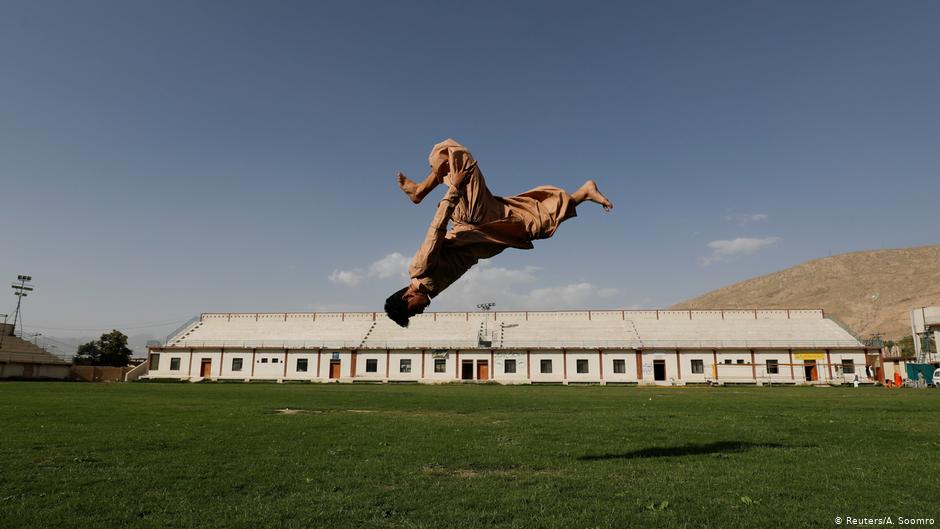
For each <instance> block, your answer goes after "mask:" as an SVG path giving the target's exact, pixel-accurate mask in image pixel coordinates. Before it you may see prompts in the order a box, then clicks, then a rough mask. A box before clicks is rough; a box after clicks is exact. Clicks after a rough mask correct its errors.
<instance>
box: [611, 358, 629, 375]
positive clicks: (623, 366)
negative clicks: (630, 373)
mask: <svg viewBox="0 0 940 529" xmlns="http://www.w3.org/2000/svg"><path fill="white" fill-rule="evenodd" d="M626 372H627V361H626V360H623V359H615V360H614V373H626Z"/></svg>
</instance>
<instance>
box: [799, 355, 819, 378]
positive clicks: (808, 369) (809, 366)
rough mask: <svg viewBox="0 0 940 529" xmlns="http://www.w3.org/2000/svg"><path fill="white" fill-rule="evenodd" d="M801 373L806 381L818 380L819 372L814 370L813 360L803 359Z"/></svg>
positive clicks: (814, 362) (814, 363)
mask: <svg viewBox="0 0 940 529" xmlns="http://www.w3.org/2000/svg"><path fill="white" fill-rule="evenodd" d="M803 374H804V379H805V380H806V381H807V382H811V381H816V380H819V374H818V373H817V372H816V361H815V360H804V361H803Z"/></svg>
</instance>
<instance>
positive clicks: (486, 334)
mask: <svg viewBox="0 0 940 529" xmlns="http://www.w3.org/2000/svg"><path fill="white" fill-rule="evenodd" d="M495 306H496V303H493V302H492V301H490V302H487V303H480V304H479V305H477V308H478V309H480V310H482V311H483V312H486V313H489V312H490V309H492V308H493V307H495ZM489 335H490V324H489V318H483V339H484V340H486V338H489ZM486 341H489V340H486Z"/></svg>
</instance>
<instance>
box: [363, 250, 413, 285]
mask: <svg viewBox="0 0 940 529" xmlns="http://www.w3.org/2000/svg"><path fill="white" fill-rule="evenodd" d="M409 264H411V259H409V258H407V257H405V256H404V255H402V254H400V253H398V252H393V253H390V254H388V255H386V256H385V257H383V258H381V259H379V260H378V261H376V262H374V263H372V264H371V265H369V272H368V275H369V277H377V278H379V279H386V278H389V277H392V276H396V275H397V276H401V277H403V278H407V277H408V265H409Z"/></svg>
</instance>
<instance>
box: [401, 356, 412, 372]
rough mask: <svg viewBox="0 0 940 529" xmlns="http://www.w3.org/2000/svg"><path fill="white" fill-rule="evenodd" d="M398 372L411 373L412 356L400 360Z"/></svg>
mask: <svg viewBox="0 0 940 529" xmlns="http://www.w3.org/2000/svg"><path fill="white" fill-rule="evenodd" d="M398 372H399V373H411V359H410V358H402V359H401V361H400V362H398Z"/></svg>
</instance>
